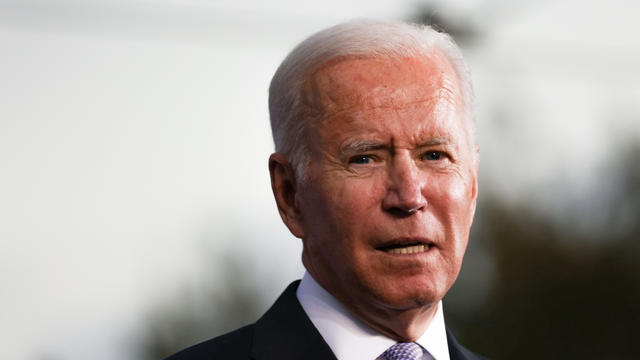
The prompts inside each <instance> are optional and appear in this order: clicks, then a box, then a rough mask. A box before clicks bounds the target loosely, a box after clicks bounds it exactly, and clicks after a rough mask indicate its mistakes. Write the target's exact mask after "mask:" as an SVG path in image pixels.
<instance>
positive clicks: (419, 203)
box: [382, 155, 427, 216]
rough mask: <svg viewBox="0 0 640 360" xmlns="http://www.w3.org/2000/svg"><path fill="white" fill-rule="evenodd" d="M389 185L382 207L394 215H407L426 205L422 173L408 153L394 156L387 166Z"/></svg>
mask: <svg viewBox="0 0 640 360" xmlns="http://www.w3.org/2000/svg"><path fill="white" fill-rule="evenodd" d="M388 171H389V175H388V176H389V185H388V187H387V192H386V194H385V197H384V199H383V200H382V207H383V209H384V210H385V211H387V212H389V213H391V214H393V215H395V216H409V215H412V214H413V213H416V212H418V211H420V210H422V209H424V208H425V207H426V206H427V199H426V198H425V196H424V194H423V189H424V186H425V178H424V174H421V172H420V169H418V167H417V166H416V164H415V162H414V161H413V159H411V157H410V156H408V155H400V156H396V157H395V158H394V160H393V162H392V163H391V164H390V167H389V170H388Z"/></svg>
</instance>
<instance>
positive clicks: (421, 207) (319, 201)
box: [269, 50, 477, 341]
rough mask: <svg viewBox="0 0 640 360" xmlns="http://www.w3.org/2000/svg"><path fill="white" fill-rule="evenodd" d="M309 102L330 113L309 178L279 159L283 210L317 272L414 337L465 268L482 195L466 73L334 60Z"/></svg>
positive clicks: (445, 65)
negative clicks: (464, 94)
mask: <svg viewBox="0 0 640 360" xmlns="http://www.w3.org/2000/svg"><path fill="white" fill-rule="evenodd" d="M304 91H305V96H304V99H305V100H304V101H305V103H306V104H307V106H309V107H311V108H313V113H314V114H316V115H317V116H318V117H317V118H318V119H319V120H318V121H314V122H312V125H311V131H310V132H309V133H310V135H309V139H308V141H309V150H310V154H309V155H310V160H311V161H310V164H309V167H308V169H307V171H308V173H307V177H306V178H305V180H304V181H302V180H300V179H297V178H296V176H295V173H294V171H293V168H292V166H291V164H290V163H289V161H288V159H287V158H286V156H284V155H283V154H279V153H275V154H273V155H272V156H271V158H270V160H269V169H270V172H271V181H272V187H273V191H274V195H275V197H276V202H277V204H278V210H279V212H280V215H281V217H282V219H283V221H284V222H285V224H286V225H287V227H288V228H289V229H290V230H291V232H292V233H293V234H294V235H295V236H297V237H299V238H301V239H302V240H303V254H302V260H303V263H304V265H305V267H306V269H307V271H309V273H310V274H311V275H312V276H313V277H314V279H315V280H316V281H317V282H318V283H319V284H320V285H321V286H322V287H323V288H325V289H326V290H327V291H328V292H329V293H331V294H332V295H333V296H335V297H336V298H337V299H338V300H339V301H340V302H341V303H342V304H344V305H345V306H346V307H347V308H349V310H351V311H352V312H353V313H354V314H355V315H356V316H357V317H358V318H360V319H361V320H363V321H364V322H366V323H367V324H369V325H370V326H371V327H373V328H375V329H376V330H378V331H380V332H381V333H383V334H385V335H387V336H389V337H391V338H393V339H396V340H399V341H414V340H416V339H417V338H419V337H420V336H421V335H422V334H423V333H424V331H425V330H426V328H427V327H428V325H429V323H430V322H431V319H432V318H433V315H434V314H435V311H436V307H437V304H438V302H439V301H440V300H441V299H442V297H443V296H444V295H445V294H446V293H447V291H448V290H449V288H450V287H451V285H452V284H453V282H454V281H455V279H456V277H457V276H458V273H459V271H460V266H461V263H462V258H463V256H464V252H465V249H466V246H467V242H468V238H469V230H470V227H471V223H472V220H473V214H474V212H475V204H476V197H477V149H476V147H475V146H473V145H472V144H473V140H472V139H470V138H469V133H468V131H467V123H466V121H465V119H464V115H463V114H464V109H463V107H462V100H461V95H460V87H459V84H458V80H457V76H456V73H455V71H454V69H453V66H452V65H451V64H450V62H449V61H448V60H447V58H446V57H445V56H444V55H443V54H442V53H440V52H439V51H437V50H433V52H432V53H431V54H430V56H426V57H421V58H402V59H391V58H381V59H374V58H357V59H344V60H342V61H338V62H332V63H330V64H328V65H326V66H325V67H323V68H321V69H320V70H318V71H317V72H315V73H314V74H313V75H311V76H310V78H309V80H308V82H307V84H305V90H304Z"/></svg>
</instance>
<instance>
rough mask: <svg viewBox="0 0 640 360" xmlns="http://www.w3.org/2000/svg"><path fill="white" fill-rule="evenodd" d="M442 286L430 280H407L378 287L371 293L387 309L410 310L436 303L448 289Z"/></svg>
mask: <svg viewBox="0 0 640 360" xmlns="http://www.w3.org/2000/svg"><path fill="white" fill-rule="evenodd" d="M443 287H444V286H443V285H440V286H438V285H435V284H434V283H433V282H431V281H420V280H416V281H410V280H409V281H404V282H400V284H398V283H395V284H394V286H387V287H384V288H381V289H378V290H377V291H375V293H374V294H373V295H374V297H375V298H377V300H378V302H379V303H380V305H382V306H383V307H385V308H387V309H389V310H394V311H402V310H412V309H417V308H425V307H430V306H431V305H434V304H437V303H438V302H439V301H440V300H441V299H442V298H443V297H444V294H445V293H446V290H447V289H448V287H446V288H444V289H443ZM376 293H377V294H376Z"/></svg>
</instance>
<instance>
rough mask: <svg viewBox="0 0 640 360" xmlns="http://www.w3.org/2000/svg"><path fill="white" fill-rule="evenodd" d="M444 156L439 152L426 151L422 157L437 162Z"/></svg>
mask: <svg viewBox="0 0 640 360" xmlns="http://www.w3.org/2000/svg"><path fill="white" fill-rule="evenodd" d="M444 156H445V155H444V154H443V153H441V152H440V151H427V152H426V153H424V155H422V157H423V158H424V159H425V160H430V161H437V160H441V159H442V158H443V157H444Z"/></svg>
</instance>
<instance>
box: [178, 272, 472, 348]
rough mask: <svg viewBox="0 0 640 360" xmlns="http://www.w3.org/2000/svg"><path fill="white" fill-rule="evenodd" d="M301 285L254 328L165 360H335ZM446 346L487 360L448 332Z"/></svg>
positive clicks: (289, 289)
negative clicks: (299, 292)
mask: <svg viewBox="0 0 640 360" xmlns="http://www.w3.org/2000/svg"><path fill="white" fill-rule="evenodd" d="M299 283H300V281H296V282H293V283H292V284H291V285H289V287H287V289H286V290H285V291H284V292H283V293H282V295H280V297H279V298H278V300H276V302H275V304H273V306H271V308H270V309H269V310H268V311H267V312H266V313H265V314H264V315H263V316H262V317H261V318H260V319H259V320H258V321H257V322H256V323H255V324H251V325H247V326H245V327H243V328H240V329H238V330H235V331H232V332H230V333H228V334H225V335H222V336H219V337H216V338H213V339H211V340H208V341H205V342H203V343H200V344H198V345H195V346H192V347H190V348H188V349H185V350H182V351H181V352H179V353H177V354H174V355H172V356H170V357H169V358H167V359H166V360H205V359H207V360H211V359H225V360H239V359H243V360H246V359H256V360H269V359H274V360H275V359H277V360H293V359H305V360H315V359H318V360H320V359H322V360H327V359H333V360H335V358H336V357H335V355H333V352H331V349H330V348H329V345H327V343H326V342H325V341H324V339H323V338H322V336H321V335H320V333H319V332H318V330H317V329H316V328H315V326H313V324H312V323H311V320H309V318H308V317H307V314H306V313H305V312H304V310H303V309H302V306H301V305H300V303H299V302H298V298H297V297H296V289H297V288H298V284H299ZM447 342H448V343H449V356H450V357H451V360H482V359H484V358H482V357H480V356H477V355H475V354H473V353H472V352H471V351H469V350H467V349H465V348H464V347H462V346H461V345H460V344H458V342H457V341H456V339H455V338H454V337H453V335H451V333H450V332H449V331H448V330H447ZM365 360H374V359H365Z"/></svg>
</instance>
